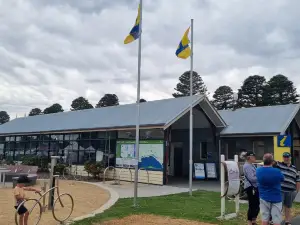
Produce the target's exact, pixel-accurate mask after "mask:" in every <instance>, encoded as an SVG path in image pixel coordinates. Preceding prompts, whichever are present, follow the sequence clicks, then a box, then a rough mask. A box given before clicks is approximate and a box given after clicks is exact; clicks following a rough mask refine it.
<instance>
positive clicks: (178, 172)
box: [174, 147, 183, 177]
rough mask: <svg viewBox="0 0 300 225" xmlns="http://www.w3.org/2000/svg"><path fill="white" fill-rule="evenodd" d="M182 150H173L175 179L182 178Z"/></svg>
mask: <svg viewBox="0 0 300 225" xmlns="http://www.w3.org/2000/svg"><path fill="white" fill-rule="evenodd" d="M182 153H183V151H182V148H178V147H177V148H176V147H175V148H174V175H175V176H176V177H181V176H182V161H183V154H182Z"/></svg>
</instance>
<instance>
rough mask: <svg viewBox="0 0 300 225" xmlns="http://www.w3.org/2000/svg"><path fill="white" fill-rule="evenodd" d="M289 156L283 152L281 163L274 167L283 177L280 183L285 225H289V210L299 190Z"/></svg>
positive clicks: (295, 173) (299, 182)
mask: <svg viewBox="0 0 300 225" xmlns="http://www.w3.org/2000/svg"><path fill="white" fill-rule="evenodd" d="M291 158H292V157H291V154H290V153H289V152H284V153H283V154H282V162H276V163H275V164H274V167H277V168H278V169H280V171H281V172H282V174H283V176H284V181H283V182H282V183H281V190H282V203H283V212H284V215H285V224H286V225H290V224H291V222H290V221H291V219H292V218H291V208H292V206H293V202H294V200H295V198H296V196H297V193H298V191H299V189H300V177H299V174H298V171H297V168H296V167H295V166H294V165H292V163H291Z"/></svg>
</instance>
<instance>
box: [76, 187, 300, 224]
mask: <svg viewBox="0 0 300 225" xmlns="http://www.w3.org/2000/svg"><path fill="white" fill-rule="evenodd" d="M132 205H133V199H132V198H127V199H120V200H119V201H118V202H117V203H116V204H115V205H114V206H113V207H111V208H110V209H108V210H107V211H105V212H104V213H102V214H98V215H96V216H95V217H92V218H88V219H84V220H82V221H77V222H75V223H74V224H73V225H93V224H94V223H100V222H102V221H105V220H112V219H118V218H123V217H126V216H130V215H138V214H153V215H158V216H168V217H172V218H180V219H188V220H195V221H201V222H208V223H213V224H220V225H242V224H246V222H245V221H246V211H247V204H240V215H239V217H238V218H235V219H233V220H229V221H219V220H218V219H216V218H217V217H218V216H220V205H221V201H220V193H216V192H208V191H196V192H194V193H193V196H192V197H191V196H189V194H188V193H181V194H175V195H168V196H160V197H151V198H139V199H138V205H139V206H138V207H137V208H134V207H133V206H132ZM233 212H235V205H234V202H229V201H226V214H227V213H233ZM299 212H300V204H299V203H295V204H294V208H293V214H298V215H299Z"/></svg>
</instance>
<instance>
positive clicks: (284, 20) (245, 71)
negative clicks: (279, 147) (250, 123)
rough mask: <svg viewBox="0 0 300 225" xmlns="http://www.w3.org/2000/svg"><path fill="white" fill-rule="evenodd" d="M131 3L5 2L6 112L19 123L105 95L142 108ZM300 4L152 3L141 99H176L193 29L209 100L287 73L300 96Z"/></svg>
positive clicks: (2, 75) (0, 32)
mask: <svg viewBox="0 0 300 225" xmlns="http://www.w3.org/2000/svg"><path fill="white" fill-rule="evenodd" d="M137 4H138V1H137V0H136V1H130V0H118V1H111V0H87V1H82V0H64V1H61V0H52V1H48V0H10V1H7V0H0V14H1V24H0V58H1V60H0V97H1V98H0V102H1V109H0V110H7V111H8V112H9V114H10V115H11V116H12V118H14V117H15V114H16V113H18V114H19V115H24V113H28V112H29V110H30V109H31V108H33V107H40V108H42V109H43V108H45V107H47V106H49V105H51V104H53V103H56V102H58V103H60V104H62V105H63V108H65V109H67V110H68V109H69V108H70V104H71V101H72V100H73V99H74V98H76V97H79V96H84V97H87V98H88V99H89V100H90V102H91V103H92V104H94V105H95V104H96V103H97V101H98V100H99V99H100V98H101V97H102V96H103V95H104V94H105V93H115V94H117V95H118V96H119V99H120V101H121V103H129V102H135V98H136V76H137V42H135V43H133V44H130V45H123V39H124V38H125V36H126V35H127V34H128V32H129V30H130V29H131V27H132V25H133V23H134V20H135V17H136V15H137ZM299 6H300V3H299V2H298V1H296V0H290V1H284V0H274V1H272V3H267V2H266V1H263V0H256V1H250V0H244V1H237V0H227V1H219V0H201V1H199V0H188V1H181V0H163V1H158V0H152V1H144V13H143V16H144V17H143V18H144V20H143V37H142V83H141V97H142V98H145V99H147V100H154V99H161V98H167V97H171V96H172V95H171V94H172V92H173V89H174V87H175V85H176V83H177V80H178V77H179V76H180V75H181V74H182V73H183V72H184V71H186V70H189V65H190V62H189V60H186V61H185V60H180V59H177V58H176V57H175V50H176V47H177V45H178V42H179V40H180V38H181V36H182V35H183V32H184V31H185V29H186V28H187V27H188V26H189V23H190V19H191V18H194V20H195V30H194V31H195V32H194V40H195V42H194V44H195V45H194V46H195V49H194V50H195V55H194V69H195V70H196V71H197V72H198V73H199V74H201V75H202V76H203V80H204V81H205V83H206V85H207V87H208V89H209V91H210V92H211V93H213V92H214V90H215V89H216V88H217V87H218V86H220V85H224V84H227V85H230V86H231V87H232V88H233V89H235V90H236V89H237V88H239V87H240V85H241V83H242V81H243V80H244V79H245V78H246V77H247V76H249V75H251V74H260V75H264V76H266V78H270V77H271V76H272V75H275V74H277V73H282V74H285V75H287V76H288V77H289V78H290V79H291V80H292V81H294V82H295V84H296V86H297V87H298V88H300V76H298V73H299V70H300V66H299V65H300V63H299V55H300V49H299V47H298V46H299V42H300V41H299V40H300V39H299V35H300V29H299V27H298V26H296V25H295V24H296V22H295V21H298V20H299V17H300V16H299V13H298V8H299Z"/></svg>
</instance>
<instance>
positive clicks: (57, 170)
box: [54, 163, 67, 175]
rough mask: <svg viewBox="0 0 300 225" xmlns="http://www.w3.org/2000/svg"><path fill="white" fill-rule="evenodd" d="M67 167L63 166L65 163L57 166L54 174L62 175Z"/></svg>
mask: <svg viewBox="0 0 300 225" xmlns="http://www.w3.org/2000/svg"><path fill="white" fill-rule="evenodd" d="M66 167H67V165H66V164H63V163H58V164H56V166H55V168H54V174H59V175H62V174H63V172H64V170H65V169H66Z"/></svg>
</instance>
